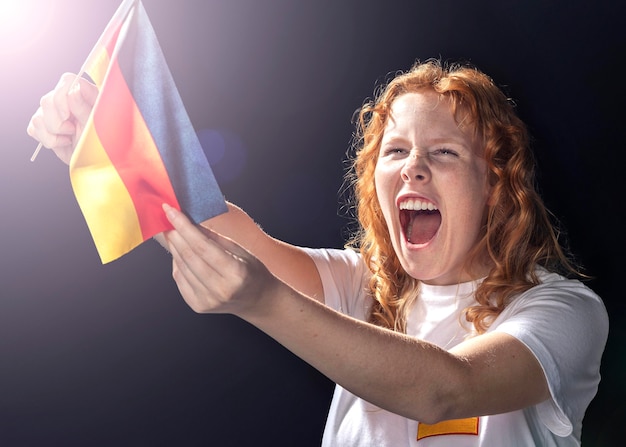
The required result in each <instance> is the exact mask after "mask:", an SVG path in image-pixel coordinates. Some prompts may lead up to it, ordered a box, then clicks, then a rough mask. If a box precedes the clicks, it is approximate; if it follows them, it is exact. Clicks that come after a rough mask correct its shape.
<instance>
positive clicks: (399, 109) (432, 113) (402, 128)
mask: <svg viewBox="0 0 626 447" xmlns="http://www.w3.org/2000/svg"><path fill="white" fill-rule="evenodd" d="M467 117H468V115H467V112H465V111H463V110H459V109H457V111H456V114H455V111H454V108H453V105H452V102H451V101H450V99H449V98H448V97H447V96H445V95H440V94H438V93H435V92H433V91H424V92H411V93H404V94H402V95H400V96H398V97H396V98H395V99H394V100H393V102H392V103H391V107H390V114H389V117H388V119H387V123H386V125H385V135H388V134H393V133H397V132H401V133H406V132H418V133H420V134H424V135H436V136H438V137H440V138H441V137H444V136H449V137H455V138H463V139H467V138H469V139H470V140H473V139H474V138H473V133H474V132H473V126H471V125H469V121H470V120H469V119H467Z"/></svg>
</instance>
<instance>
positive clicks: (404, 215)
mask: <svg viewBox="0 0 626 447" xmlns="http://www.w3.org/2000/svg"><path fill="white" fill-rule="evenodd" d="M400 224H401V225H402V232H403V233H404V237H405V239H406V241H407V242H409V243H411V244H425V243H427V242H428V241H430V240H431V239H432V238H434V237H435V235H436V234H437V231H438V230H439V227H440V226H441V213H440V212H439V210H438V209H437V207H436V206H435V205H433V204H432V203H431V202H424V201H421V200H415V199H412V200H405V201H404V202H402V203H401V204H400Z"/></svg>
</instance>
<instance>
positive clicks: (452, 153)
mask: <svg viewBox="0 0 626 447" xmlns="http://www.w3.org/2000/svg"><path fill="white" fill-rule="evenodd" d="M432 154H433V155H441V156H448V157H458V156H459V154H458V152H456V151H454V150H452V149H448V148H446V147H442V148H439V149H435V150H434V151H433V152H432Z"/></svg>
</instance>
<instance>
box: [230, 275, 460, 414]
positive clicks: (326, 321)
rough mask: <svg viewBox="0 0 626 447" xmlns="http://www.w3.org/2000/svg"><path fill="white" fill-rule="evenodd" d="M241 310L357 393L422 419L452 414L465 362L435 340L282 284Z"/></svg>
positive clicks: (343, 385) (253, 321)
mask: <svg viewBox="0 0 626 447" xmlns="http://www.w3.org/2000/svg"><path fill="white" fill-rule="evenodd" d="M260 303H261V305H262V306H264V309H263V311H262V312H255V314H254V315H242V317H243V318H244V319H246V320H247V321H249V322H250V323H252V324H254V325H255V326H257V327H258V328H260V329H261V330H263V331H264V332H266V333H267V334H268V335H270V336H271V337H273V338H274V339H276V340H277V341H278V342H280V343H281V344H282V345H283V346H285V347H286V348H287V349H289V350H290V351H292V352H293V353H295V354H296V355H298V356H299V357H301V358H302V359H303V360H305V361H306V362H308V363H309V364H311V365H312V366H314V367H315V368H317V369H318V370H319V371H321V372H322V373H323V374H325V375H326V376H327V377H329V378H330V379H331V380H333V381H335V382H336V383H338V384H339V385H341V386H342V387H344V388H346V389H348V390H349V391H351V392H352V393H354V394H356V395H357V396H359V397H361V398H363V399H365V400H367V401H369V402H371V403H373V404H375V405H377V406H379V407H381V408H384V409H386V410H389V411H392V412H394V413H397V414H401V415H404V416H407V417H409V418H412V419H417V420H421V421H423V422H429V421H432V422H434V421H437V420H440V419H442V418H447V417H448V415H449V408H448V403H449V402H452V401H453V399H451V397H450V396H448V395H447V393H450V392H451V390H453V389H455V386H454V381H457V380H458V378H459V377H462V376H463V374H464V371H463V369H464V364H463V362H462V361H460V360H459V359H458V358H456V357H455V356H453V355H451V354H449V353H448V352H446V351H444V350H442V349H440V348H438V347H436V346H434V345H432V344H429V343H425V342H422V341H419V340H416V339H414V338H411V337H408V336H406V335H403V334H399V333H396V332H392V331H389V330H386V329H383V328H379V327H376V326H373V325H371V324H368V323H365V322H362V321H358V320H355V319H353V318H351V317H348V316H345V315H343V314H340V313H337V312H335V311H333V310H332V309H329V308H327V307H325V306H324V305H321V304H319V303H317V302H315V301H313V300H311V299H307V298H306V297H303V296H301V295H299V294H298V293H296V292H294V291H293V290H290V289H289V288H287V287H285V286H284V285H283V286H278V287H277V289H276V290H275V291H273V296H272V297H270V298H267V297H265V298H263V299H262V300H261V301H260Z"/></svg>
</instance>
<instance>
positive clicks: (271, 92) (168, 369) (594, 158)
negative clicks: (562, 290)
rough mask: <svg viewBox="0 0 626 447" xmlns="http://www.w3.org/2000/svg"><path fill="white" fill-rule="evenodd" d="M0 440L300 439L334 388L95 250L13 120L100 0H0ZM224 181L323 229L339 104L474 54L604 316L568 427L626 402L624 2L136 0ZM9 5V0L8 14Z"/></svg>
mask: <svg viewBox="0 0 626 447" xmlns="http://www.w3.org/2000/svg"><path fill="white" fill-rule="evenodd" d="M0 5H2V6H1V7H0V58H1V59H0V60H1V61H2V68H1V69H0V89H1V90H0V107H1V109H0V132H1V139H0V142H1V143H2V151H3V159H2V162H1V163H0V203H1V206H2V208H3V210H2V214H1V216H2V219H1V220H0V238H1V239H0V244H1V247H2V252H3V256H2V258H1V259H0V445H2V446H56V445H59V446H87V445H88V446H127V445H128V446H130V445H133V446H140V445H149V446H161V445H162V446H173V445H176V446H197V445H211V446H244V445H257V446H270V445H272V446H300V447H304V446H316V445H319V440H320V437H321V431H322V428H323V424H324V420H325V416H326V410H327V407H328V404H329V401H330V393H331V390H332V384H331V383H329V382H328V381H327V379H325V378H324V377H322V376H320V375H319V374H318V373H317V372H316V371H315V370H313V369H312V368H310V367H309V366H308V365H306V364H304V363H303V362H301V361H300V360H299V359H297V358H295V357H293V356H292V355H291V354H290V353H288V352H287V351H286V350H284V349H283V348H282V347H281V346H279V345H278V344H276V343H275V342H274V341H272V340H271V339H269V338H268V337H266V336H265V335H264V334H262V333H260V332H259V331H257V330H256V329H255V328H253V327H250V326H249V325H247V324H245V323H243V322H241V321H239V320H237V319H235V318H233V317H230V316H212V315H197V314H194V313H193V312H192V311H191V310H190V309H189V308H188V307H187V306H186V304H185V303H184V301H183V300H182V299H181V298H180V296H179V294H178V292H177V290H176V287H175V284H174V283H173V281H172V280H171V272H170V260H169V259H168V255H167V254H166V253H165V252H164V251H163V250H162V249H161V248H160V247H159V246H158V245H157V244H155V243H153V242H148V243H146V244H144V245H142V246H141V247H139V248H138V249H136V250H134V251H133V252H131V253H130V254H128V255H126V256H124V257H123V258H121V259H119V260H118V261H115V262H113V263H111V264H107V265H104V266H103V265H101V264H100V262H99V258H98V255H97V253H96V251H95V248H94V246H93V243H92V242H91V238H90V236H89V234H88V231H87V228H86V225H85V223H84V220H83V219H82V215H81V213H80V210H79V209H78V206H77V205H76V202H75V200H74V197H73V195H72V192H71V188H70V185H69V179H68V175H67V168H66V166H65V165H63V164H61V163H60V162H58V161H57V160H56V158H55V157H54V156H53V155H52V154H51V153H49V152H47V151H46V152H43V153H42V154H40V156H39V158H38V159H37V160H36V162H35V163H30V162H29V158H30V156H31V154H32V151H33V150H34V149H35V147H36V143H35V142H34V140H31V139H30V138H29V137H28V136H27V135H26V133H25V128H26V125H27V123H28V120H29V119H30V116H31V115H32V113H33V112H34V111H35V109H36V107H37V105H38V101H39V98H40V97H41V96H42V95H43V94H44V93H45V92H47V91H48V90H50V89H51V88H52V87H53V86H54V85H55V83H56V81H57V80H58V78H59V76H60V74H61V73H62V72H64V71H77V70H78V68H79V67H80V65H81V63H82V62H83V60H84V59H85V57H86V55H87V53H88V52H89V50H90V49H91V47H92V46H93V44H94V43H95V41H96V39H97V37H98V36H99V35H100V33H101V32H102V30H103V29H104V26H105V25H106V23H107V22H108V20H109V18H110V17H111V15H112V14H113V12H114V11H115V9H116V8H117V6H118V5H119V2H118V1H96V0H48V1H46V0H40V1H36V0H30V1H29V0H25V1H24V0H22V1H20V0H13V1H12V0H0ZM144 5H145V8H146V10H147V12H148V15H149V17H150V19H151V20H152V23H153V26H154V28H155V31H156V33H157V36H158V38H159V40H160V43H161V46H162V49H163V51H164V53H165V56H166V59H167V61H168V64H169V66H170V69H171V71H172V74H173V76H174V79H175V81H176V83H177V85H178V87H179V91H180V94H181V96H182V98H183V101H184V103H185V106H186V108H187V111H188V113H189V115H190V117H191V120H192V122H193V124H194V126H195V128H196V129H197V130H198V132H199V134H200V135H201V136H202V138H203V141H208V140H210V139H211V138H213V137H215V136H216V135H221V136H222V138H223V140H224V141H225V142H226V148H225V152H224V154H223V156H222V157H221V158H220V156H219V154H214V153H212V154H210V157H211V159H212V162H213V163H214V170H215V171H216V175H217V177H218V180H219V182H220V185H221V187H222V190H223V192H224V193H225V195H226V196H227V198H228V199H230V200H232V201H234V202H235V203H238V204H240V205H241V206H243V208H244V209H246V210H247V211H248V212H249V213H250V214H251V215H252V216H253V217H254V218H255V219H256V220H257V221H258V222H259V223H260V224H261V225H262V226H263V227H264V228H265V229H266V230H267V231H268V232H269V233H270V234H272V235H274V236H276V237H278V238H281V239H283V240H286V241H289V242H291V243H294V244H299V245H306V246H329V247H340V246H341V245H342V242H343V240H344V236H345V227H346V225H347V224H348V223H349V221H348V220H347V219H346V218H345V217H344V212H343V211H342V208H341V206H340V202H339V201H338V191H339V190H340V188H341V186H342V176H343V172H344V164H343V161H344V158H345V152H346V150H347V149H348V147H349V143H350V138H351V134H352V130H353V127H352V124H351V119H352V114H353V112H354V111H355V110H356V109H357V108H358V107H359V106H360V105H361V104H362V102H363V100H364V99H365V98H366V97H368V96H371V95H372V94H373V91H374V89H375V87H376V85H377V84H378V83H380V82H381V81H383V80H385V79H386V78H387V77H388V75H389V74H390V73H393V72H395V71H397V70H404V69H408V68H409V67H410V66H411V64H412V63H413V62H414V61H415V60H416V59H422V60H424V59H427V58H430V57H441V58H442V59H443V60H451V61H455V60H459V59H460V60H465V61H469V62H472V63H474V64H475V65H477V66H478V67H479V68H481V69H482V70H484V71H486V72H487V73H489V74H490V75H491V76H493V77H494V79H495V80H496V82H497V83H498V84H500V85H501V86H503V88H504V89H505V91H506V92H507V93H508V94H509V95H510V96H511V97H512V98H514V99H515V100H516V102H517V103H518V105H519V113H520V115H521V117H522V118H523V119H524V120H525V121H526V122H527V123H528V125H529V127H530V130H531V132H532V134H533V136H534V139H535V141H534V148H535V150H536V154H537V158H538V161H539V164H540V175H539V181H540V185H541V190H542V193H543V195H544V197H545V200H546V202H547V204H548V206H549V208H550V209H551V210H552V211H553V212H554V214H555V215H556V216H557V217H558V218H559V219H560V221H561V222H562V224H563V226H564V227H565V228H567V229H568V235H569V237H570V240H571V246H572V248H573V250H574V251H575V252H576V253H577V254H578V255H579V257H580V259H581V261H582V262H583V264H584V265H585V266H586V267H587V269H588V273H590V274H591V275H593V276H594V277H595V278H596V279H594V280H593V281H591V282H590V285H591V287H592V288H594V289H595V290H596V291H597V292H598V293H599V294H600V295H601V296H602V297H603V298H604V300H605V303H606V305H607V308H608V310H609V313H610V316H611V324H612V326H611V334H610V339H609V343H608V346H607V350H606V353H605V357H604V362H603V366H602V373H603V381H602V383H601V386H600V390H599V394H598V396H597V398H596V399H595V400H594V402H593V403H592V404H591V406H590V408H589V410H588V412H587V417H586V420H585V424H584V428H583V445H584V446H588V447H592V446H603V447H604V446H612V445H618V444H619V443H618V441H617V439H623V434H622V431H623V427H624V422H623V421H624V418H626V405H625V404H624V401H625V398H626V396H625V394H626V385H625V383H624V380H623V379H624V374H625V372H626V367H625V364H624V358H623V355H624V347H623V345H624V342H625V341H626V340H625V339H626V333H625V330H624V323H625V322H626V321H625V318H624V308H625V306H624V301H623V293H622V289H621V288H618V281H619V278H620V276H621V267H622V264H623V263H622V262H621V261H622V257H623V249H624V247H625V244H624V229H623V227H622V225H623V219H622V215H623V205H624V199H623V194H624V191H625V189H624V184H625V182H624V169H623V167H624V161H623V159H624V157H623V154H624V142H625V141H626V140H625V138H624V128H625V126H624V118H625V115H626V114H625V113H624V100H625V95H624V74H625V73H626V72H625V71H624V69H623V60H624V55H625V50H626V47H625V45H626V32H625V30H624V26H625V23H624V14H623V9H624V8H623V7H621V6H619V5H621V3H620V2H617V1H606V0H601V1H582V0H573V1H551V2H545V1H528V0H518V1H514V0H475V1H469V2H468V1H461V0H459V1H452V0H440V1H436V2H435V1H411V2H409V1H405V2H398V1H387V0H386V1H372V0H360V1H356V0H349V1H326V0H314V1H308V0H307V1H295V0H293V1H287V0H228V1H227V0H223V1H216V0H210V1H204V0H181V1H176V2H174V1H166V0H144ZM20 11H22V12H24V13H25V15H20V14H21V13H20Z"/></svg>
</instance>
